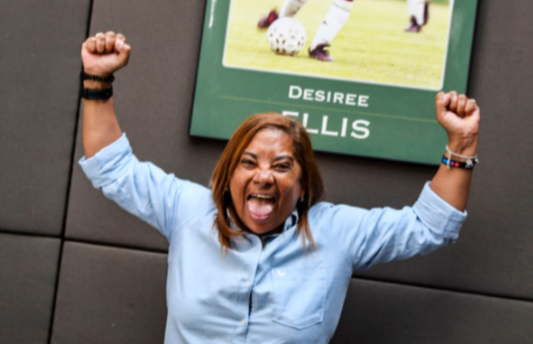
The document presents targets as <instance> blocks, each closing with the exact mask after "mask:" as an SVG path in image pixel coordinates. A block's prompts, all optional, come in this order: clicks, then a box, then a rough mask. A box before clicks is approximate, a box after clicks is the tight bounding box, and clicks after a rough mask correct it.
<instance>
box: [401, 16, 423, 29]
mask: <svg viewBox="0 0 533 344" xmlns="http://www.w3.org/2000/svg"><path fill="white" fill-rule="evenodd" d="M421 29H422V26H420V25H418V23H417V22H416V18H415V17H414V16H411V22H410V23H409V25H407V27H406V28H405V32H420V30H421Z"/></svg>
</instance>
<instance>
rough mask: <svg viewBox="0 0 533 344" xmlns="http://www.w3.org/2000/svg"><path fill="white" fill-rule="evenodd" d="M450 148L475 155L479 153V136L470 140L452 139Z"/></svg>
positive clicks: (449, 143) (460, 152) (468, 154)
mask: <svg viewBox="0 0 533 344" xmlns="http://www.w3.org/2000/svg"><path fill="white" fill-rule="evenodd" d="M448 148H449V149H450V150H451V151H452V152H454V153H457V154H461V155H467V156H474V155H476V154H477V137H476V138H473V139H470V140H450V141H449V142H448Z"/></svg>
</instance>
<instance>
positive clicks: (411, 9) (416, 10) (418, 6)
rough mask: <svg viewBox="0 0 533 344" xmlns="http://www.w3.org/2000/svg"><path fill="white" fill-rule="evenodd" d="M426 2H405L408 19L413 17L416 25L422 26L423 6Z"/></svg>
mask: <svg viewBox="0 0 533 344" xmlns="http://www.w3.org/2000/svg"><path fill="white" fill-rule="evenodd" d="M426 2H427V1H426V0H407V12H408V13H409V17H411V16H414V17H415V19H416V23H417V24H418V25H423V24H424V6H425V5H426Z"/></svg>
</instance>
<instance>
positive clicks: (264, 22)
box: [257, 10, 279, 29]
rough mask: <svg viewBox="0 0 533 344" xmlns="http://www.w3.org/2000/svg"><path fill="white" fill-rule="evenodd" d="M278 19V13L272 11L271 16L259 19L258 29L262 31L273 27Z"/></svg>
mask: <svg viewBox="0 0 533 344" xmlns="http://www.w3.org/2000/svg"><path fill="white" fill-rule="evenodd" d="M278 18H279V16H278V12H276V10H272V11H270V13H269V14H267V15H266V16H264V17H262V18H261V19H259V21H258V22H257V27H258V28H260V29H266V28H268V27H269V26H270V25H272V23H273V22H275V21H276V20H277V19H278Z"/></svg>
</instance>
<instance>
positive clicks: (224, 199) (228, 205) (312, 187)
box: [211, 113, 324, 249]
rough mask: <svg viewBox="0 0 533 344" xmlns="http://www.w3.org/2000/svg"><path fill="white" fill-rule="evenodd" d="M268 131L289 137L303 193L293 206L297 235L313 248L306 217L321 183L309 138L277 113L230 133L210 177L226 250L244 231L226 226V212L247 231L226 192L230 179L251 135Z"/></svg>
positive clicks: (217, 223)
mask: <svg viewBox="0 0 533 344" xmlns="http://www.w3.org/2000/svg"><path fill="white" fill-rule="evenodd" d="M268 128H274V129H279V130H281V131H283V132H285V133H287V134H288V135H289V136H290V137H291V138H292V142H293V147H294V152H293V154H294V157H295V159H296V161H298V163H299V164H300V167H301V169H302V175H301V176H300V184H301V187H302V190H303V191H304V199H303V202H298V204H297V205H296V209H297V210H298V217H299V218H298V226H297V230H298V234H299V235H301V236H302V241H303V243H304V246H305V245H306V241H307V242H309V244H310V245H311V247H315V242H314V239H313V236H312V235H311V231H310V228H309V221H308V217H307V215H308V211H309V208H311V206H312V205H313V204H315V203H317V202H318V201H319V200H320V199H321V198H322V196H323V194H324V183H323V181H322V176H321V175H320V171H319V170H318V165H317V163H316V160H315V154H314V153H313V147H312V146H311V140H310V139H309V135H307V131H306V130H305V128H304V127H303V125H302V124H301V123H300V122H298V121H295V120H293V119H291V118H289V117H286V116H283V115H280V114H278V113H261V114H257V115H254V116H252V117H250V118H248V119H247V120H245V121H244V122H243V123H242V124H241V125H240V126H239V127H238V128H237V130H236V131H235V133H233V136H232V137H231V139H230V140H229V142H228V144H227V145H226V148H225V149H224V151H223V152H222V155H221V156H220V159H219V160H218V163H217V165H216V166H215V169H214V171H213V175H212V176H211V189H212V193H213V200H214V201H215V204H216V206H217V210H218V214H217V215H216V217H215V227H216V228H217V229H218V238H219V240H220V243H221V244H222V246H223V247H224V248H226V249H228V248H231V244H230V242H231V241H230V240H231V239H233V238H235V237H236V236H239V235H243V234H246V232H241V231H238V230H233V229H231V227H230V226H229V218H228V212H229V215H230V216H231V218H232V219H233V220H234V222H235V223H236V225H237V226H238V227H239V228H246V226H245V225H244V224H243V223H242V222H241V220H240V219H239V217H238V216H237V212H236V210H235V208H234V206H233V202H232V199H231V195H230V193H229V191H228V188H229V183H230V179H231V177H232V176H233V173H234V172H235V169H236V168H237V164H238V163H239V159H240V158H241V155H242V154H243V152H244V150H245V149H246V147H248V145H249V144H250V142H251V141H252V139H253V138H254V136H255V135H256V134H257V133H258V132H259V131H261V130H264V129H268Z"/></svg>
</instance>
